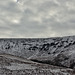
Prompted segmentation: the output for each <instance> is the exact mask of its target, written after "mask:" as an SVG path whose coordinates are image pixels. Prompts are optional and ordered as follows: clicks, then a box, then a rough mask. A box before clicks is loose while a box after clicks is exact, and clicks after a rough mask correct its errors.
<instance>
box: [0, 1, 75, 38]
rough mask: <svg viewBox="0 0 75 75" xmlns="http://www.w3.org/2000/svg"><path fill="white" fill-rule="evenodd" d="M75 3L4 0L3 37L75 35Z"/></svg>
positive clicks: (0, 28) (0, 16)
mask: <svg viewBox="0 0 75 75" xmlns="http://www.w3.org/2000/svg"><path fill="white" fill-rule="evenodd" d="M74 3H75V1H74V0H66V1H65V0H62V1H61V0H37V1H36V0H18V2H17V1H14V0H11V1H10V0H8V1H7V0H6V1H5V0H1V2H0V35H1V36H0V37H53V36H54V37H55V36H64V35H74V34H75V25H74V24H75V5H74ZM3 31H4V32H3Z"/></svg>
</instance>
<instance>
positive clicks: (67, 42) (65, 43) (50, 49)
mask: <svg viewBox="0 0 75 75" xmlns="http://www.w3.org/2000/svg"><path fill="white" fill-rule="evenodd" d="M0 54H10V55H14V56H18V57H22V58H26V59H30V60H33V61H38V62H41V63H47V64H51V65H56V66H61V67H67V68H74V67H75V36H69V37H58V38H46V39H42V38H41V39H0Z"/></svg>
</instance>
